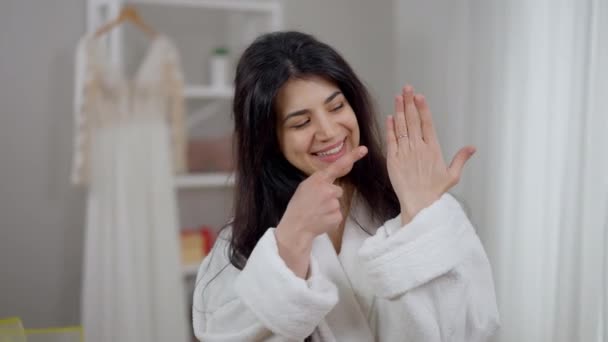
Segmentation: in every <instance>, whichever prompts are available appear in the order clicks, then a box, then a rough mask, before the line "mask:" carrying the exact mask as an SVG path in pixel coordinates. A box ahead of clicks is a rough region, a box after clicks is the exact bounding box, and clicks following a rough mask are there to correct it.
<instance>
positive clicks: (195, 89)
mask: <svg viewBox="0 0 608 342" xmlns="http://www.w3.org/2000/svg"><path fill="white" fill-rule="evenodd" d="M232 94H234V89H232V88H228V87H225V88H217V87H210V86H195V85H189V86H186V87H185V88H184V97H186V98H188V99H231V98H232Z"/></svg>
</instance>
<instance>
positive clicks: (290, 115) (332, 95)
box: [283, 90, 341, 122]
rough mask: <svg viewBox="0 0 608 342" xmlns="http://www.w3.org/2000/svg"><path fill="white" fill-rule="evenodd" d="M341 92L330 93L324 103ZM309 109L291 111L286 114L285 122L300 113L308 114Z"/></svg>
mask: <svg viewBox="0 0 608 342" xmlns="http://www.w3.org/2000/svg"><path fill="white" fill-rule="evenodd" d="M340 94H341V92H340V91H339V90H336V91H335V92H333V93H332V94H331V95H329V96H328V97H327V98H326V99H325V101H323V103H324V104H328V103H329V102H331V100H333V99H335V98H336V96H338V95H340ZM308 111H309V110H308V109H300V110H296V111H295V112H292V113H289V114H287V115H285V118H284V119H283V122H285V121H287V119H289V118H291V117H293V116H298V115H302V114H306V113H308Z"/></svg>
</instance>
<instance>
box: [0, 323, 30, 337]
mask: <svg viewBox="0 0 608 342" xmlns="http://www.w3.org/2000/svg"><path fill="white" fill-rule="evenodd" d="M0 342H27V337H26V336H25V329H23V323H22V322H21V320H20V319H19V318H18V317H10V318H5V319H0Z"/></svg>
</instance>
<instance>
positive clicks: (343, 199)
mask: <svg viewBox="0 0 608 342" xmlns="http://www.w3.org/2000/svg"><path fill="white" fill-rule="evenodd" d="M235 90H236V91H235V98H234V103H233V111H234V122H235V145H236V155H237V158H236V159H237V174H236V192H235V206H234V209H235V212H234V218H233V219H232V221H231V222H230V223H229V224H228V225H227V226H226V227H225V229H224V230H223V231H222V234H221V236H220V238H219V239H218V240H217V242H216V244H215V246H214V248H213V251H212V252H211V254H210V255H209V256H208V257H207V258H205V260H204V262H203V264H202V265H201V267H200V269H199V272H198V276H197V285H196V289H195V293H194V304H193V318H194V329H195V333H196V335H197V337H198V338H199V339H201V341H302V340H304V339H306V340H312V341H366V342H367V341H374V340H375V341H440V340H441V341H444V340H450V341H485V340H487V339H488V338H489V336H491V335H492V334H493V332H494V331H495V329H496V328H497V326H498V313H497V310H496V302H495V296H494V286H493V281H492V277H491V270H490V265H489V262H488V260H487V257H486V255H485V252H484V250H483V247H482V245H481V243H480V241H479V239H478V238H477V235H476V233H475V231H474V229H473V227H472V226H471V223H470V222H469V220H468V218H467V217H466V215H465V214H464V212H463V210H462V208H461V207H460V205H459V203H458V202H457V201H456V200H455V199H454V198H453V197H452V196H450V195H449V194H447V193H446V191H447V190H448V189H449V188H450V187H451V186H453V185H454V184H456V183H457V182H458V179H459V177H460V173H461V171H462V168H463V166H464V163H465V162H466V161H467V160H468V158H469V157H470V156H471V155H472V152H473V151H474V149H473V148H471V147H469V148H463V149H462V150H461V151H460V152H459V153H458V154H457V155H456V157H455V158H454V160H453V162H452V164H451V165H449V166H447V165H446V164H445V162H444V161H443V157H442V155H441V150H440V146H439V143H438V142H437V139H436V134H435V130H434V127H433V124H432V119H431V114H430V111H429V108H428V105H427V103H426V101H425V100H424V97H422V96H421V95H419V94H414V90H413V88H412V87H405V88H404V89H403V92H402V94H400V95H398V96H397V97H396V99H395V115H394V119H393V118H392V117H389V118H388V119H387V122H386V129H387V141H386V143H387V156H386V157H385V156H384V155H383V154H382V148H381V143H380V140H379V137H380V134H379V131H378V128H377V124H376V120H375V113H374V109H373V107H372V105H371V101H370V99H369V95H368V92H367V90H366V89H365V87H364V86H363V84H362V83H361V81H360V80H359V79H358V78H357V76H356V75H355V73H354V72H353V70H352V69H351V68H350V67H349V65H348V64H347V63H346V61H345V60H344V59H343V58H342V57H341V56H340V55H339V54H338V53H337V52H336V51H335V50H334V49H333V48H331V47H330V46H328V45H327V44H324V43H321V42H319V41H318V40H316V39H315V38H313V37H312V36H310V35H307V34H303V33H299V32H276V33H271V34H267V35H264V36H261V37H259V38H258V39H257V40H256V41H255V42H254V43H253V44H252V45H251V46H249V47H248V48H247V49H246V50H245V52H244V54H243V55H242V56H241V59H240V61H239V64H238V67H237V71H236V79H235Z"/></svg>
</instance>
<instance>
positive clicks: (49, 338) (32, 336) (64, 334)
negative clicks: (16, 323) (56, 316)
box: [25, 327, 84, 342]
mask: <svg viewBox="0 0 608 342" xmlns="http://www.w3.org/2000/svg"><path fill="white" fill-rule="evenodd" d="M25 335H26V336H27V342H83V341H84V337H83V332H82V328H81V327H65V328H50V329H25Z"/></svg>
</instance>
